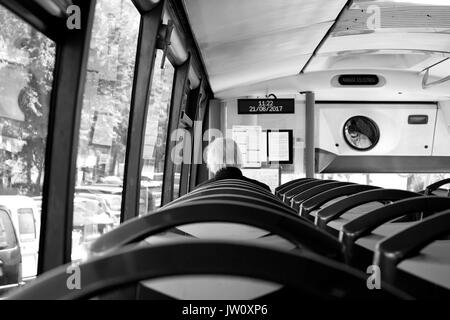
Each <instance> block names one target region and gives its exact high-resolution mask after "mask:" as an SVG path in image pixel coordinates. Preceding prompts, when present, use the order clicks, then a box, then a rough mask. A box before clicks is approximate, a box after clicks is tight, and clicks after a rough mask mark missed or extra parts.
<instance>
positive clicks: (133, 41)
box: [72, 0, 140, 260]
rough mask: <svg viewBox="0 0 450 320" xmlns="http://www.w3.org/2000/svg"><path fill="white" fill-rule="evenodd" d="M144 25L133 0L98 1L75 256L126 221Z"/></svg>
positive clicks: (82, 133)
mask: <svg viewBox="0 0 450 320" xmlns="http://www.w3.org/2000/svg"><path fill="white" fill-rule="evenodd" d="M139 24H140V14H139V12H138V10H137V9H136V8H135V6H134V5H133V3H132V1H131V0H127V1H123V0H99V1H97V4H96V9H95V17H94V26H93V30H92V40H91V44H90V51H89V62H88V72H87V80H86V86H85V92H84V100H83V109H82V112H81V123H80V133H79V147H78V158H77V186H76V188H75V192H76V193H75V196H74V204H75V205H74V221H75V222H76V223H74V229H73V234H72V236H73V239H72V259H73V260H79V259H83V258H84V257H85V253H86V249H87V248H88V246H89V244H90V242H92V241H93V240H94V239H95V238H96V237H98V236H100V235H101V233H103V232H106V231H107V230H109V229H110V228H111V227H112V226H117V225H118V224H119V222H120V206H118V205H117V204H118V203H119V202H120V199H121V194H122V180H123V174H124V165H125V151H126V144H127V130H128V118H129V113H130V102H131V91H132V87H133V76H134V66H135V57H136V50H137V42H138V35H139ZM117 198H119V199H117ZM92 208H95V210H94V211H92Z"/></svg>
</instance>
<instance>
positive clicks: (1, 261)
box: [0, 206, 22, 296]
mask: <svg viewBox="0 0 450 320" xmlns="http://www.w3.org/2000/svg"><path fill="white" fill-rule="evenodd" d="M21 261H22V257H21V253H20V244H19V240H18V238H17V233H16V230H15V229H14V224H13V222H12V219H11V215H10V213H9V210H8V209H7V208H5V207H4V206H0V296H1V295H2V294H3V293H4V292H5V291H6V290H7V289H9V288H10V287H13V286H16V285H18V284H19V283H20V282H21V281H22V265H21Z"/></svg>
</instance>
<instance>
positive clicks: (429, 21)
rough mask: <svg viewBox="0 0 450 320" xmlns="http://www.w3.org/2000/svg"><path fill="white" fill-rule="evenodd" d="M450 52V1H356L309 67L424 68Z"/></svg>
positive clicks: (315, 68) (419, 69) (402, 69)
mask: <svg viewBox="0 0 450 320" xmlns="http://www.w3.org/2000/svg"><path fill="white" fill-rule="evenodd" d="M449 56H450V1H449V0H433V1H429V0H409V1H408V0H354V1H353V3H352V5H351V6H350V8H346V9H345V10H344V11H343V13H342V15H341V16H340V18H339V20H338V21H337V22H336V23H335V25H334V27H333V30H332V32H331V33H330V34H329V36H328V37H327V38H326V39H325V41H324V42H323V44H322V46H321V48H320V49H319V50H318V51H317V55H316V56H315V57H313V58H312V59H311V61H310V64H309V65H308V66H307V67H306V68H305V72H313V71H320V70H327V69H331V70H343V69H358V68H360V69H368V68H371V69H378V70H379V69H394V70H400V71H419V72H420V71H422V70H423V69H425V68H427V67H429V66H431V65H433V64H435V63H437V62H439V61H442V60H443V59H445V58H447V57H449ZM449 73H450V70H449Z"/></svg>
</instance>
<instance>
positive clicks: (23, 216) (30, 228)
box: [0, 196, 41, 279]
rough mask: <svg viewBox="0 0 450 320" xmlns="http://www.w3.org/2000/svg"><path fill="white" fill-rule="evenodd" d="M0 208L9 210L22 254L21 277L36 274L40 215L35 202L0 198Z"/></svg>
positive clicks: (27, 199) (22, 197) (10, 197)
mask: <svg viewBox="0 0 450 320" xmlns="http://www.w3.org/2000/svg"><path fill="white" fill-rule="evenodd" d="M0 206H3V207H5V208H6V209H8V210H9V212H10V215H11V219H12V222H13V225H14V228H15V230H16V233H17V235H18V239H19V244H20V251H21V253H22V277H23V279H27V278H33V277H35V276H36V274H37V262H38V255H39V234H40V220H41V217H40V214H39V213H38V212H39V211H38V208H37V206H36V202H35V201H34V200H33V199H32V198H30V197H26V196H0Z"/></svg>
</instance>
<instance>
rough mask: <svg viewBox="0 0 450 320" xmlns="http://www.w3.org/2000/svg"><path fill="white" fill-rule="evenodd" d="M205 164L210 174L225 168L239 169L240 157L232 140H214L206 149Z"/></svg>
mask: <svg viewBox="0 0 450 320" xmlns="http://www.w3.org/2000/svg"><path fill="white" fill-rule="evenodd" d="M205 160H206V164H207V166H208V168H209V170H210V171H211V172H212V173H214V174H215V173H216V172H217V171H219V170H220V169H222V168H225V167H236V168H240V167H241V164H242V155H241V152H240V150H239V146H238V145H237V143H236V142H235V141H234V140H233V139H229V138H216V139H215V140H213V141H212V142H210V143H209V145H208V147H207V148H206V159H205Z"/></svg>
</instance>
